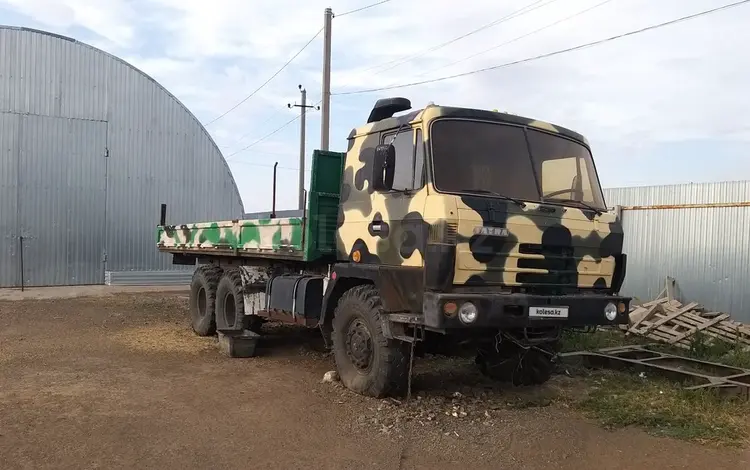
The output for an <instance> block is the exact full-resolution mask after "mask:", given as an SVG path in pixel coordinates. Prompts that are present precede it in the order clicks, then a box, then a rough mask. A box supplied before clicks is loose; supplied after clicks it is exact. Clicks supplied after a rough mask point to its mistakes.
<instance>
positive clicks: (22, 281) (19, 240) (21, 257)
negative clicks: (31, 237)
mask: <svg viewBox="0 0 750 470" xmlns="http://www.w3.org/2000/svg"><path fill="white" fill-rule="evenodd" d="M18 244H19V245H20V250H19V252H18V255H19V258H20V259H19V260H18V261H19V264H20V265H21V266H20V268H21V292H23V290H24V280H23V236H20V237H18Z"/></svg>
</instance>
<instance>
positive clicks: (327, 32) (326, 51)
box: [320, 8, 333, 150]
mask: <svg viewBox="0 0 750 470" xmlns="http://www.w3.org/2000/svg"><path fill="white" fill-rule="evenodd" d="M332 19H333V10H331V9H330V8H326V10H325V13H324V14H323V93H322V98H323V102H322V107H321V112H320V149H321V150H328V131H329V129H330V124H331V20H332Z"/></svg>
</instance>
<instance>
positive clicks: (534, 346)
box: [158, 98, 630, 396]
mask: <svg viewBox="0 0 750 470" xmlns="http://www.w3.org/2000/svg"><path fill="white" fill-rule="evenodd" d="M407 111H408V112H407ZM398 113H401V114H398ZM622 245H623V232H622V227H621V225H620V223H619V220H618V218H617V217H616V215H615V214H614V213H612V212H610V211H607V209H606V206H605V203H604V199H603V194H602V190H601V188H600V184H599V180H598V177H597V173H596V169H595V165H594V161H593V158H592V156H591V152H590V149H589V144H588V143H587V141H586V139H585V138H584V137H583V136H582V135H580V134H578V133H576V132H573V131H571V130H568V129H565V128H563V127H560V126H557V125H552V124H549V123H546V122H542V121H538V120H533V119H527V118H523V117H519V116H515V115H511V114H506V113H500V112H494V111H486V110H479V109H468V108H459V107H447V106H436V105H433V104H430V105H428V106H426V107H425V108H424V109H420V110H417V111H411V104H410V102H409V100H407V99H404V98H392V99H386V100H379V101H378V102H377V103H376V105H375V107H374V108H373V109H372V111H371V113H370V115H369V118H368V120H367V124H365V125H363V126H361V127H358V128H356V129H354V130H352V131H351V133H350V134H349V137H348V150H347V151H346V152H345V153H335V152H324V151H315V152H314V153H313V165H312V178H311V185H310V189H309V192H308V198H307V203H306V210H305V211H304V212H302V211H301V212H300V213H299V216H298V217H284V218H267V219H257V220H231V221H224V222H208V223H193V224H185V225H166V224H164V221H163V220H162V224H161V225H160V226H159V227H158V248H159V250H161V251H163V252H167V253H172V254H173V263H175V264H189V265H194V264H198V267H197V269H196V271H195V274H194V277H193V280H192V285H191V292H190V314H191V321H192V327H193V329H194V330H195V332H196V333H197V334H199V335H212V334H214V333H215V332H216V330H218V331H219V333H220V335H223V336H224V337H225V338H227V337H228V338H230V339H231V338H245V337H248V335H250V336H253V332H254V333H255V334H258V333H261V330H260V326H261V325H262V324H263V323H264V322H267V321H276V322H285V323H291V324H298V325H304V326H307V327H310V328H319V329H320V330H321V332H322V334H323V337H324V338H326V339H327V340H330V343H329V344H331V345H332V346H331V347H332V349H333V352H334V358H335V363H336V368H337V370H338V373H339V375H340V377H341V380H342V381H343V383H344V384H345V386H347V387H348V388H350V389H352V390H354V391H356V392H359V393H361V394H365V395H371V396H383V395H386V394H400V393H401V392H403V391H404V390H405V388H406V387H407V384H408V381H409V379H410V376H411V364H412V358H413V357H414V355H415V354H417V355H419V354H420V352H424V351H440V352H445V351H449V352H450V353H456V351H460V352H461V353H462V354H466V353H467V352H468V353H469V354H471V355H474V356H475V358H476V359H475V362H476V364H477V366H478V367H479V369H480V370H481V371H482V372H483V373H484V374H486V375H488V376H490V377H492V378H495V379H498V380H502V381H508V382H511V383H513V384H516V385H518V384H524V385H529V384H539V383H542V382H544V381H545V380H547V379H548V378H549V376H550V374H551V370H552V368H553V362H554V359H555V357H556V353H557V351H558V350H559V345H560V338H561V332H562V331H563V329H564V328H580V327H591V326H596V325H616V324H625V323H626V322H627V312H628V310H629V302H630V299H629V298H627V297H623V296H620V295H619V294H618V293H619V289H620V286H621V285H622V283H623V280H624V276H625V266H626V255H625V254H623V253H622Z"/></svg>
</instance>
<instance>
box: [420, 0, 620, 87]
mask: <svg viewBox="0 0 750 470" xmlns="http://www.w3.org/2000/svg"><path fill="white" fill-rule="evenodd" d="M611 1H612V0H604V1H603V2H599V3H597V4H596V5H594V6H591V7H589V8H586V9H584V10H581V11H579V12H578V13H574V14H572V15H570V16H566V17H565V18H562V19H560V20H557V21H555V22H553V23H550V24H548V25H546V26H542V27H541V28H538V29H535V30H534V31H531V32H528V33H526V34H523V35H521V36H517V37H515V38H513V39H510V40H508V41H505V42H504V43H502V44H498V45H497V46H493V47H490V48H489V49H485V50H483V51H481V52H477V53H476V54H472V55H470V56H468V57H464V58H463V59H459V60H457V61H455V62H451V63H450V64H446V65H441V66H440V67H437V68H434V69H432V70H428V71H427V72H423V73H421V74H419V75H417V77H423V76H425V75H427V74H430V73H432V72H436V71H438V70H442V69H444V68H447V67H452V66H454V65H456V64H460V63H461V62H465V61H467V60H469V59H473V58H474V57H477V56H480V55H482V54H486V53H488V52H490V51H494V50H496V49H499V48H501V47H503V46H507V45H508V44H511V43H514V42H516V41H519V40H521V39H523V38H527V37H529V36H531V35H534V34H537V33H540V32H542V31H544V30H545V29H548V28H551V27H553V26H557V25H558V24H560V23H564V22H566V21H570V20H572V19H573V18H575V17H577V16H581V15H583V14H584V13H588V12H589V11H591V10H593V9H595V8H599V7H600V6H603V5H605V4H607V3H609V2H611Z"/></svg>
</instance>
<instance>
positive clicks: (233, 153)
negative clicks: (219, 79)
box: [225, 0, 750, 160]
mask: <svg viewBox="0 0 750 470" xmlns="http://www.w3.org/2000/svg"><path fill="white" fill-rule="evenodd" d="M748 1H750V0H748ZM299 118H300V116H299V114H298V115H296V116H294V117H293V118H292V119H290V120H288V121H287V122H285V123H284V124H282V125H281V126H279V127H277V128H276V129H275V130H273V131H272V132H270V133H268V134H266V135H264V136H263V137H261V138H260V139H258V140H256V141H255V142H253V143H252V144H250V145H248V146H246V147H243V148H241V149H239V150H237V151H236V152H232V153H231V154H229V155H227V157H226V158H225V160H229V159H230V158H232V157H233V156H235V155H237V154H238V153H241V152H244V151H245V150H247V149H249V148H251V147H254V146H255V145H258V144H259V143H261V142H263V141H264V140H266V139H267V138H269V137H271V136H272V135H274V134H276V133H277V132H279V131H280V130H282V129H284V128H285V127H287V126H289V125H290V124H291V123H293V122H294V121H296V120H297V119H299Z"/></svg>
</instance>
